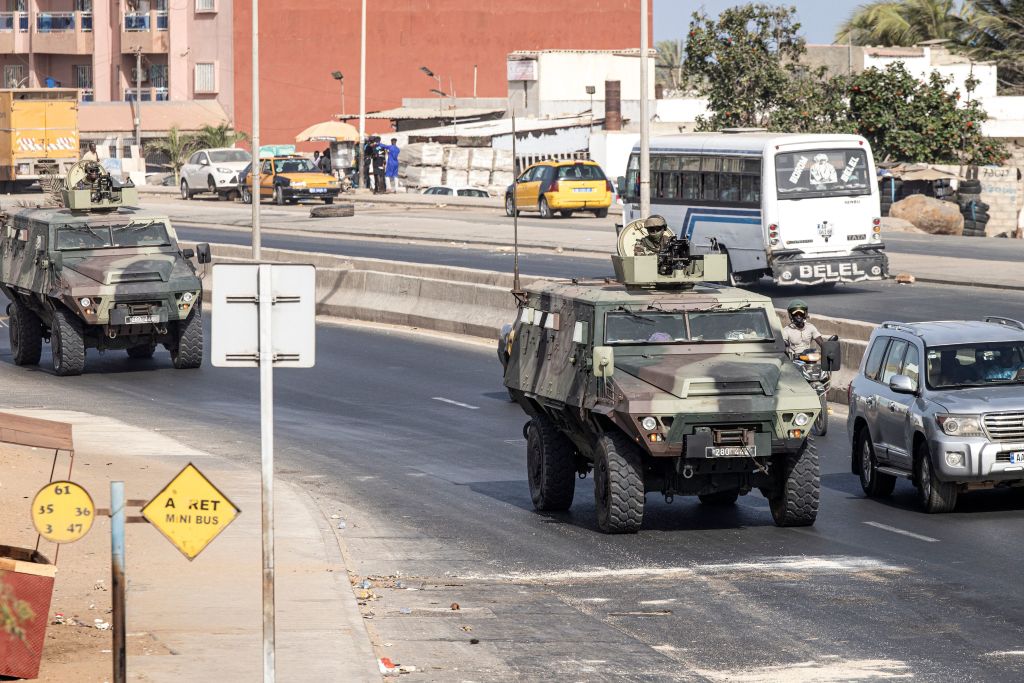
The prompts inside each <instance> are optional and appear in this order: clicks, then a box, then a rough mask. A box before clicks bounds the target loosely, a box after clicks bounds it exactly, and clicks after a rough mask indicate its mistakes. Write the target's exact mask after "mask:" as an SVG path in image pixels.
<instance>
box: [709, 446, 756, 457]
mask: <svg viewBox="0 0 1024 683" xmlns="http://www.w3.org/2000/svg"><path fill="white" fill-rule="evenodd" d="M704 455H705V456H706V457H708V458H745V457H747V456H750V457H754V456H756V455H757V446H708V447H707V449H706V451H705V453H704Z"/></svg>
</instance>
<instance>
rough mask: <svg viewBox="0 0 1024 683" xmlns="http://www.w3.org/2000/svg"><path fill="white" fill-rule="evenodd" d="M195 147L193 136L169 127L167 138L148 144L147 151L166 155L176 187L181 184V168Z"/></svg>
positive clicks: (175, 127)
mask: <svg viewBox="0 0 1024 683" xmlns="http://www.w3.org/2000/svg"><path fill="white" fill-rule="evenodd" d="M204 146H205V145H204ZM196 147H197V141H196V138H195V137H194V136H192V135H185V134H183V133H182V132H181V131H180V130H178V127H177V126H171V128H170V130H168V131H167V137H166V138H164V139H163V140H157V141H156V142H151V143H149V145H148V149H147V151H149V152H157V153H162V154H165V155H167V158H168V159H169V163H168V164H167V165H168V166H170V168H171V169H173V171H174V184H175V185H176V186H177V185H180V184H181V167H182V166H184V165H185V160H186V159H188V155H189V154H191V153H192V150H194V149H196Z"/></svg>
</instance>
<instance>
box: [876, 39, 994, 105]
mask: <svg viewBox="0 0 1024 683" xmlns="http://www.w3.org/2000/svg"><path fill="white" fill-rule="evenodd" d="M921 50H922V52H923V54H922V55H921V56H920V57H907V56H899V57H888V56H875V55H872V54H871V53H870V52H869V53H868V54H865V55H864V68H866V69H867V68H871V67H876V68H878V69H884V68H885V67H886V66H888V65H889V64H893V63H895V62H903V65H904V66H905V67H906V68H907V71H909V72H910V73H911V74H913V75H915V76H917V77H918V78H920V79H921V80H927V79H928V78H929V77H930V74H931V72H932V71H937V72H938V73H939V74H940V75H942V77H943V78H951V79H952V83H950V88H956V89H957V90H959V91H960V95H961V97H962V98H963V99H966V97H967V88H966V87H965V86H964V81H965V80H967V78H968V77H969V76H970V75H972V73H973V75H974V78H975V79H977V80H979V81H981V82H980V83H979V84H978V86H977V87H976V88H975V90H974V93H973V96H974V97H975V98H986V97H995V96H996V67H995V65H992V64H973V65H972V64H969V63H965V64H960V63H949V60H948V59H945V58H944V57H943V56H942V55H941V54H940V53H935V55H934V58H933V50H932V48H928V47H925V48H921Z"/></svg>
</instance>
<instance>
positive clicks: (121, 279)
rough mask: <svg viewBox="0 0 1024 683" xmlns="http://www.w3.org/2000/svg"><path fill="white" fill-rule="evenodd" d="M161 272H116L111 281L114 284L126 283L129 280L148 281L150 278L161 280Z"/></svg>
mask: <svg viewBox="0 0 1024 683" xmlns="http://www.w3.org/2000/svg"><path fill="white" fill-rule="evenodd" d="M159 279H160V273H158V272H156V271H154V272H143V273H114V274H113V275H111V276H110V278H109V282H110V284H112V285H118V284H126V283H129V282H148V281H150V280H159Z"/></svg>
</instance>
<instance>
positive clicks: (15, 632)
mask: <svg viewBox="0 0 1024 683" xmlns="http://www.w3.org/2000/svg"><path fill="white" fill-rule="evenodd" d="M35 616H36V614H35V612H34V611H32V607H31V605H29V604H28V603H27V602H25V601H24V600H19V599H18V597H17V596H16V595H15V594H14V591H13V590H12V589H11V587H10V586H9V585H7V584H6V583H3V581H0V631H3V632H4V633H6V634H8V635H10V636H13V637H14V638H17V639H18V640H21V641H24V640H25V626H26V624H27V622H29V621H31V620H32V619H33V618H35Z"/></svg>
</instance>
